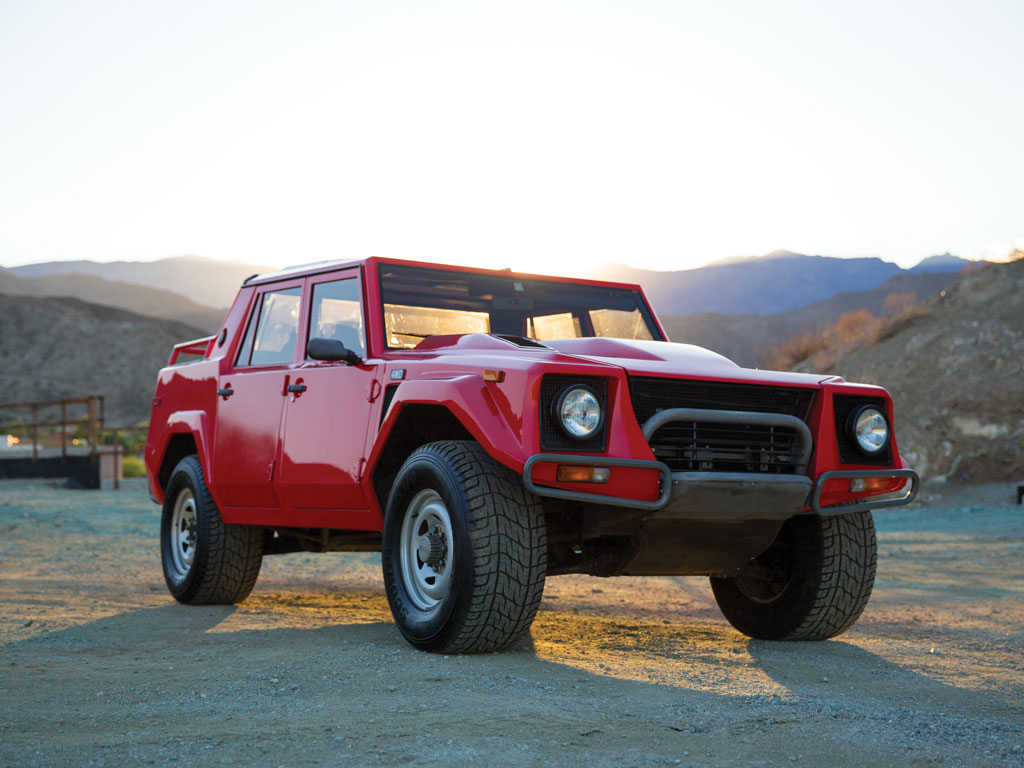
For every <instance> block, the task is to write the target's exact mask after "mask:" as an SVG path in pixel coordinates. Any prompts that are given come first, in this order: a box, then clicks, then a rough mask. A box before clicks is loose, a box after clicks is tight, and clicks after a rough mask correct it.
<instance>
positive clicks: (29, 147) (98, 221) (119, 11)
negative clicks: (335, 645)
mask: <svg viewBox="0 0 1024 768" xmlns="http://www.w3.org/2000/svg"><path fill="white" fill-rule="evenodd" d="M1022 29H1024V3H1021V2H1019V0H1006V1H1005V2H985V1H984V0H971V1H970V2H900V1H897V0H886V1H885V2H871V1H863V0H862V1H861V2H856V3H851V2H844V3H840V2H820V1H818V2H784V1H783V2H772V3H765V2H730V1H728V0H725V1H723V2H683V1H682V0H674V1H672V0H666V1H664V2H659V1H655V0H628V1H627V0H620V1H619V2H607V1H604V2H602V1H601V0H590V1H589V2H561V1H560V0H543V1H542V2H532V1H531V0H517V2H513V3H497V2H479V1H477V2H445V1H444V0H441V1H440V2H432V3H422V2H408V3H404V2H388V1H387V0H373V1H372V2H371V1H366V2H361V1H359V0H350V1H349V2H343V1H334V2H322V3H321V2H301V1H296V2H288V3H285V2H277V3H265V2H254V1H247V2H228V1H227V0H224V1H222V2H174V3H168V2H159V3H157V2H143V1H140V0H135V1H132V2H123V3H110V2H103V1H102V0H95V1H93V2H89V3H82V2H47V1H46V0H0V266H16V265H19V264H25V263H31V262H38V261H49V260H68V259H94V260H99V261H110V260H119V259H120V260H138V261H148V260H153V259H158V258H163V257H166V256H173V255H180V254H199V255H203V256H208V257H212V258H219V259H241V260H245V261H250V262H256V263H261V264H271V265H279V266H283V265H287V264H294V263H301V262H309V261H315V260H319V259H328V258H361V257H363V256H369V255H381V256H391V257H397V258H412V259H423V260H428V261H449V262H453V263H459V264H476V265H479V266H486V267H507V266H511V267H513V268H515V269H517V270H526V271H534V272H554V271H559V272H562V273H565V274H568V273H572V272H574V271H581V270H585V269H586V268H587V267H588V266H590V265H593V264H597V263H601V262H622V263H627V264H630V265H632V266H636V267H643V268H649V269H687V268H692V267H697V266H700V265H702V264H706V263H708V262H710V261H712V260H716V259H720V258H724V257H735V256H747V255H756V254H763V253H767V252H769V251H772V250H774V249H778V248H785V249H789V250H792V251H797V252H800V253H810V254H823V255H830V256H879V257H882V258H885V259H888V260H890V261H896V262H897V263H900V264H901V265H903V266H910V265H912V264H914V263H916V262H917V261H919V260H920V259H922V258H924V257H927V256H929V255H933V254H938V253H944V252H947V251H949V252H953V253H955V254H958V255H962V256H967V257H971V258H979V257H982V256H986V255H1000V252H1001V251H1005V250H1008V249H1009V248H1010V247H1011V245H1013V244H1017V245H1024V215H1022V213H1024V184H1022V183H1021V182H1022V170H1024V140H1022V137H1024V93H1022V86H1024V63H1022V61H1021V58H1020V39H1019V36H1020V32H1021V30H1022Z"/></svg>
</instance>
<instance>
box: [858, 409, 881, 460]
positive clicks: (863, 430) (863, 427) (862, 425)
mask: <svg viewBox="0 0 1024 768" xmlns="http://www.w3.org/2000/svg"><path fill="white" fill-rule="evenodd" d="M850 437H852V438H853V440H854V442H855V443H857V447H858V448H860V450H861V451H862V452H864V453H866V454H867V455H868V456H875V455H877V454H879V453H881V452H882V451H884V450H885V448H886V446H888V445H889V422H888V421H887V420H886V418H885V414H883V413H882V412H881V411H880V410H878V408H876V407H875V406H873V405H865V406H863V407H861V408H860V409H859V410H856V411H854V412H853V415H852V416H851V417H850Z"/></svg>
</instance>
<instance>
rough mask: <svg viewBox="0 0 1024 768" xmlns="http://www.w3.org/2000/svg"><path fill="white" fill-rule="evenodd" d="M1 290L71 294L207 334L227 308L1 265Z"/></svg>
mask: <svg viewBox="0 0 1024 768" xmlns="http://www.w3.org/2000/svg"><path fill="white" fill-rule="evenodd" d="M0 293H6V294H9V295H12V296H70V297H73V298H76V299H80V300H82V301H87V302H90V303H93V304H101V305H103V306H107V307H115V308H117V309H125V310H128V311H129V312H136V313H138V314H140V315H149V316H151V317H159V318H163V319H166V320H173V321H175V322H179V323H184V324H186V325H191V326H194V327H196V328H197V329H199V330H202V331H203V333H204V334H207V335H208V334H212V333H216V331H217V329H218V328H219V327H220V325H221V323H222V322H223V321H224V318H225V316H226V315H227V312H228V311H227V307H226V306H225V307H224V308H223V309H211V308H210V307H207V306H205V305H202V304H197V303H195V302H194V301H190V300H189V299H187V298H185V297H184V296H181V295H180V294H177V293H171V292H170V291H162V290H159V289H157V288H147V287H145V286H142V285H133V284H130V283H120V282H115V281H111V280H105V279H103V278H102V277H95V276H93V275H80V274H53V275H47V276H46V277H18V276H17V275H15V274H14V273H13V272H12V271H10V270H5V269H0Z"/></svg>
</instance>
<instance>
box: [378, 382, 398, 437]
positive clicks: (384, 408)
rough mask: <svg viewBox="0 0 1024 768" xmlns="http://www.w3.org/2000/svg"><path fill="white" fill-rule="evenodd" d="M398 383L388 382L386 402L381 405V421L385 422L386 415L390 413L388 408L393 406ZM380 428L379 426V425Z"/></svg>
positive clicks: (385, 393) (385, 390)
mask: <svg viewBox="0 0 1024 768" xmlns="http://www.w3.org/2000/svg"><path fill="white" fill-rule="evenodd" d="M398 386H399V385H398V384H388V385H387V386H386V387H384V404H383V405H381V407H380V423H381V424H383V423H384V417H386V416H387V415H388V408H390V407H391V401H392V400H394V399H395V392H397V391H398ZM378 429H379V426H378Z"/></svg>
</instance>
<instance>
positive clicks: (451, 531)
mask: <svg viewBox="0 0 1024 768" xmlns="http://www.w3.org/2000/svg"><path fill="white" fill-rule="evenodd" d="M381 561H382V566H383V571H384V586H385V589H386V591H387V597H388V604H389V605H390V606H391V613H392V615H393V616H394V618H395V623H396V624H397V625H398V629H399V630H400V631H401V633H402V635H403V636H404V637H405V639H406V640H408V641H409V643H411V644H412V645H413V647H415V648H419V649H420V650H424V651H433V652H436V653H483V652H488V651H496V650H499V649H501V648H505V647H507V646H509V645H511V644H512V643H514V642H515V641H516V640H518V639H519V638H520V637H522V636H523V635H524V634H525V633H526V632H527V631H528V630H529V628H530V625H531V624H532V623H533V619H534V616H535V615H536V613H537V607H538V606H539V605H540V599H541V595H542V594H543V592H544V577H545V575H546V572H547V537H546V532H545V528H544V515H543V512H542V509H541V505H540V502H539V500H538V499H537V497H536V496H533V495H532V494H530V493H527V492H526V490H525V489H524V488H523V484H522V480H521V479H520V478H519V476H518V475H516V474H514V473H513V472H511V471H510V470H509V469H507V468H506V467H504V466H502V465H501V464H498V463H497V462H496V461H494V459H492V458H491V457H490V456H488V455H487V452H486V451H484V449H483V448H481V447H480V446H479V445H478V444H477V443H473V442H469V441H456V440H446V441H442V442H436V443H428V444H427V445H424V446H422V447H421V448H419V449H417V450H416V451H415V452H413V453H412V455H410V456H409V458H408V459H406V461H405V463H404V464H403V465H402V468H401V470H400V471H399V473H398V476H397V478H396V479H395V483H394V486H393V488H392V491H391V494H390V496H389V497H388V502H387V511H386V513H385V518H384V538H383V551H382V556H381Z"/></svg>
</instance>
